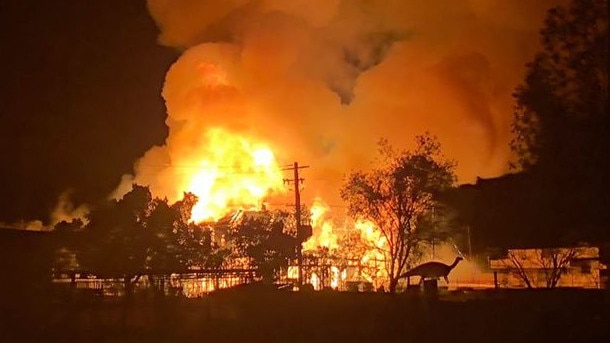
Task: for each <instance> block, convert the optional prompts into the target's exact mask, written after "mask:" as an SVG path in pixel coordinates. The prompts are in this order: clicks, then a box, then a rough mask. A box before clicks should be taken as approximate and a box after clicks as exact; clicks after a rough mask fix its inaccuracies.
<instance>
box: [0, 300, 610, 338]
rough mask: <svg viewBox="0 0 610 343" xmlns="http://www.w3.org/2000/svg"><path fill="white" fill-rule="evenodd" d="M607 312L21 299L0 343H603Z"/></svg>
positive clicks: (609, 322) (499, 303) (465, 305)
mask: <svg viewBox="0 0 610 343" xmlns="http://www.w3.org/2000/svg"><path fill="white" fill-rule="evenodd" d="M608 305H609V299H608V295H607V294H605V293H604V292H603V291H597V290H593V291H585V290H574V289H556V290H535V291H528V290H511V291H473V292H459V293H458V292H453V293H441V294H439V296H438V297H429V296H425V295H423V294H421V293H419V292H416V293H412V294H398V295H390V294H384V293H339V292H332V291H328V292H315V293H314V292H311V293H305V292H302V293H293V292H284V291H271V290H267V289H243V290H233V291H224V292H221V293H218V294H214V295H211V296H207V297H205V298H201V299H179V298H165V299H162V300H141V299H135V300H134V301H132V302H130V303H125V302H123V301H118V300H116V299H115V300H113V299H101V298H93V297H92V298H80V299H78V300H75V301H71V302H57V301H43V300H40V299H39V300H38V301H33V300H31V299H30V300H29V301H27V305H23V306H19V307H15V308H13V309H10V310H9V309H7V310H5V311H3V314H2V326H3V328H2V331H0V342H26V341H32V342H34V341H35V342H177V343H179V342H286V343H289V342H469V343H471V342H610V316H609V312H608V308H609V307H610V306H608Z"/></svg>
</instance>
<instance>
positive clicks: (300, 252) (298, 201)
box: [294, 162, 303, 290]
mask: <svg viewBox="0 0 610 343" xmlns="http://www.w3.org/2000/svg"><path fill="white" fill-rule="evenodd" d="M294 206H295V212H294V215H295V217H296V224H297V240H298V243H299V244H298V245H297V268H298V272H299V273H298V279H297V283H298V285H299V290H301V288H302V286H303V242H301V191H300V190H299V163H298V162H294Z"/></svg>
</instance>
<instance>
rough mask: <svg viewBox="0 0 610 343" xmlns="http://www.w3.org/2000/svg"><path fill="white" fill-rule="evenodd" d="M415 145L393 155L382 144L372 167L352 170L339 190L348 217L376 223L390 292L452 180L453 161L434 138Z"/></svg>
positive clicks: (418, 139) (419, 138)
mask: <svg viewBox="0 0 610 343" xmlns="http://www.w3.org/2000/svg"><path fill="white" fill-rule="evenodd" d="M415 141H416V143H417V146H416V148H415V149H414V150H413V151H407V150H405V151H395V150H394V149H393V148H392V147H391V146H390V144H389V143H388V142H387V141H386V140H381V141H380V143H379V152H380V155H381V156H380V159H379V160H378V161H377V163H376V166H375V168H373V169H372V170H370V171H367V172H363V171H356V172H352V173H351V174H350V175H349V176H348V177H347V179H346V181H345V183H344V185H343V187H342V189H341V197H342V198H343V200H345V201H346V202H347V204H348V211H349V213H350V214H351V215H352V216H354V217H356V218H361V219H365V220H369V221H371V222H373V223H375V225H376V226H377V227H378V228H379V230H380V231H381V232H382V233H383V236H384V237H385V238H386V240H387V245H388V246H387V249H386V251H384V253H385V255H386V256H385V257H386V266H385V267H386V271H387V274H388V278H389V289H388V290H389V291H390V292H395V291H396V286H397V285H398V281H399V276H400V275H401V274H402V273H403V272H405V271H406V270H407V269H408V268H409V266H410V265H411V264H412V263H413V262H414V259H415V258H416V257H417V255H418V254H419V253H420V251H419V245H420V243H421V241H422V238H423V237H422V234H423V233H424V232H423V228H424V227H427V226H429V225H424V222H426V223H428V222H429V221H428V220H426V218H429V216H430V215H431V213H432V211H434V210H435V209H436V208H439V207H440V203H439V201H437V196H438V195H439V193H440V192H442V191H443V190H445V189H447V188H449V187H451V186H452V185H453V184H454V182H455V180H456V177H455V174H454V168H455V163H454V162H452V161H449V160H446V159H445V158H444V157H443V156H442V154H441V146H440V143H439V142H438V140H437V139H436V138H435V137H433V136H431V135H429V134H425V135H421V136H417V137H416V138H415Z"/></svg>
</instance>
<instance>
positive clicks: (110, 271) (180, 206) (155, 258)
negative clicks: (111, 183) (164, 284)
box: [57, 185, 223, 296]
mask: <svg viewBox="0 0 610 343" xmlns="http://www.w3.org/2000/svg"><path fill="white" fill-rule="evenodd" d="M196 201H197V198H196V197H195V196H194V195H192V194H185V196H184V199H182V200H181V201H178V202H176V203H174V204H173V205H169V204H168V203H167V200H164V199H153V198H152V196H151V193H150V190H149V189H148V188H147V187H144V186H139V185H134V186H133V189H132V191H130V192H129V193H127V194H125V195H124V196H123V198H122V199H120V200H109V201H107V202H104V203H102V204H101V205H99V206H98V207H96V208H94V209H93V210H92V211H91V212H90V213H89V214H88V215H87V223H86V224H85V225H84V226H83V227H82V228H76V227H75V226H77V225H78V223H77V224H72V225H68V224H62V225H60V226H58V227H57V230H58V232H59V233H60V234H63V235H64V236H65V233H63V232H64V231H66V230H73V231H79V232H78V234H77V235H76V238H72V239H73V242H72V244H71V245H72V246H73V250H74V251H75V252H76V257H77V261H78V263H79V264H80V267H81V268H83V269H85V270H87V271H89V272H92V273H94V274H96V275H98V276H100V277H106V278H121V279H122V280H123V283H124V286H125V294H126V295H127V296H130V295H131V293H132V291H133V286H134V284H135V283H136V282H137V281H138V279H139V278H140V277H141V276H142V275H143V274H148V275H149V277H150V280H151V282H152V283H153V284H154V282H155V278H154V276H155V275H161V276H163V275H165V274H170V273H172V272H175V271H184V270H186V269H187V268H190V267H198V268H205V267H211V266H213V267H217V266H219V265H220V264H221V263H222V256H223V255H222V253H221V252H220V250H219V249H218V247H217V245H216V244H215V243H214V242H213V240H212V234H211V231H210V229H209V228H205V227H201V226H199V225H197V224H194V223H191V222H189V219H190V212H191V209H192V207H193V206H194V204H195V203H196ZM66 237H71V236H66Z"/></svg>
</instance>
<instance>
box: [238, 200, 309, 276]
mask: <svg viewBox="0 0 610 343" xmlns="http://www.w3.org/2000/svg"><path fill="white" fill-rule="evenodd" d="M287 218H289V214H288V213H284V212H271V211H263V212H259V213H257V214H256V216H246V217H245V218H243V219H242V220H241V221H240V222H239V223H237V225H235V227H233V228H232V230H231V233H230V235H229V239H230V240H231V242H232V243H233V245H234V247H235V250H236V256H235V257H236V258H240V257H241V258H245V259H246V260H247V261H248V264H249V265H250V266H251V267H253V268H256V271H257V274H258V275H259V276H260V277H262V278H263V281H265V282H273V281H275V280H277V277H278V276H279V275H278V272H279V271H280V270H281V269H283V268H287V267H288V264H289V262H290V261H291V260H294V259H295V258H296V247H297V239H296V238H295V237H294V236H292V235H290V234H288V233H286V231H285V222H286V220H287Z"/></svg>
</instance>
